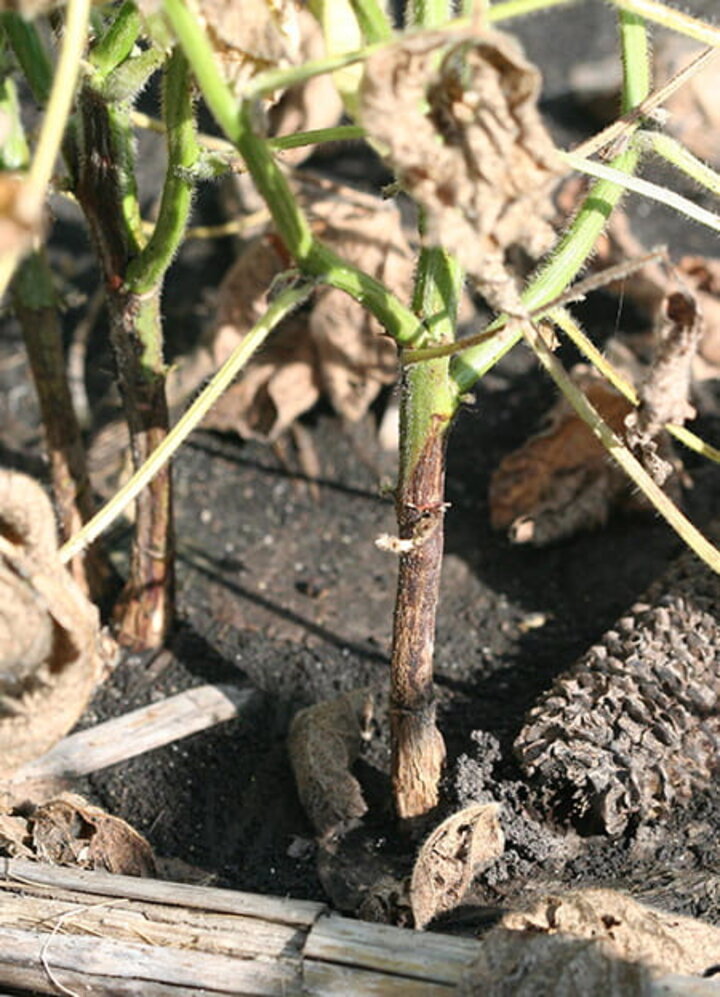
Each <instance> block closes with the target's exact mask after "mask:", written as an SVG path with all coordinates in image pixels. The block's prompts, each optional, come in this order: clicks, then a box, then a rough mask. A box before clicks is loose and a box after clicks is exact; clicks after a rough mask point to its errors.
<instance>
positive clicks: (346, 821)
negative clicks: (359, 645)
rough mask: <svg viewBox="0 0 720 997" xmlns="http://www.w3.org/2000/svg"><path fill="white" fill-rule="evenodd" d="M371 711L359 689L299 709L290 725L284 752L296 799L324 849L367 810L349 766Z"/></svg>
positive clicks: (366, 694)
mask: <svg viewBox="0 0 720 997" xmlns="http://www.w3.org/2000/svg"><path fill="white" fill-rule="evenodd" d="M371 712H372V694H371V693H370V691H369V690H368V689H359V690H356V691H355V692H349V693H345V694H344V695H342V696H338V698H337V699H331V700H328V701H327V702H324V703H317V704H316V705H315V706H308V707H307V708H306V709H304V710H300V712H299V713H297V714H296V715H295V717H294V718H293V721H292V723H291V725H290V732H289V734H288V752H289V755H290V763H291V765H292V768H293V772H294V773H295V783H296V785H297V791H298V796H299V797H300V802H301V803H302V805H303V807H304V809H305V813H306V814H307V816H308V818H309V820H310V822H311V823H312V825H313V826H314V828H315V830H316V831H317V833H318V835H319V837H320V839H321V840H322V842H323V843H325V844H328V843H330V842H331V840H332V838H333V837H336V836H337V835H339V834H342V833H343V832H344V831H346V830H348V829H349V828H350V827H352V826H353V824H354V823H355V822H357V820H358V818H360V817H362V816H363V814H364V813H366V811H367V804H366V803H365V800H364V799H363V795H362V790H361V788H360V783H359V782H358V781H357V779H356V778H355V776H354V775H353V774H352V773H351V771H350V766H351V765H352V764H353V762H354V761H355V759H356V758H357V757H358V755H359V753H360V747H361V745H362V741H363V731H364V730H366V729H367V723H368V721H369V719H370V716H371Z"/></svg>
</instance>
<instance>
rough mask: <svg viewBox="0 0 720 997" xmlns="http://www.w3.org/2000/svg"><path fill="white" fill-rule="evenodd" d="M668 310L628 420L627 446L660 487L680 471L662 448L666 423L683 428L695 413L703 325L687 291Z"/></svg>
mask: <svg viewBox="0 0 720 997" xmlns="http://www.w3.org/2000/svg"><path fill="white" fill-rule="evenodd" d="M666 312H667V318H666V320H665V322H664V324H663V327H662V329H661V330H660V333H659V342H658V346H657V350H656V352H655V356H654V357H653V361H652V364H651V366H650V370H649V371H648V373H647V376H646V377H645V378H644V379H643V382H642V384H641V385H640V387H639V391H638V393H639V396H640V405H639V406H638V408H637V409H635V411H633V412H631V413H630V414H629V415H628V416H627V417H626V418H625V427H626V436H627V442H628V446H629V447H630V449H631V450H632V451H633V453H635V455H636V456H637V457H638V459H639V460H640V461H641V462H642V464H643V465H644V466H645V468H646V469H647V471H648V472H649V473H650V474H651V475H652V477H653V478H654V480H655V481H656V482H657V483H658V484H659V485H663V484H665V482H666V481H667V479H668V478H669V477H670V475H671V474H672V473H673V471H674V470H675V468H674V467H673V464H672V463H671V462H670V461H669V460H667V459H666V458H664V457H663V456H662V455H661V454H660V452H659V450H660V447H661V445H662V431H663V428H664V426H665V425H667V424H669V423H674V424H675V425H677V426H682V425H683V424H684V423H685V422H686V420H687V419H692V418H693V417H694V415H695V409H694V408H693V407H692V405H691V404H690V401H689V396H690V382H691V375H692V364H693V360H694V359H695V354H696V352H697V348H698V344H699V342H700V337H701V335H702V329H703V323H702V316H701V314H700V312H699V310H698V307H697V304H696V302H695V299H694V298H693V297H692V295H690V294H689V293H687V292H680V291H676V292H674V293H673V294H670V295H668V298H667V301H666ZM659 438H660V439H659Z"/></svg>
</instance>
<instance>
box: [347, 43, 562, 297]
mask: <svg viewBox="0 0 720 997" xmlns="http://www.w3.org/2000/svg"><path fill="white" fill-rule="evenodd" d="M539 90H540V74H539V73H538V71H537V70H536V69H535V67H534V66H533V65H531V63H529V62H528V61H527V59H526V58H525V56H524V55H523V53H522V51H521V49H520V48H519V46H518V44H517V43H516V42H515V40H514V39H512V38H511V37H510V36H508V35H505V34H502V33H501V32H498V31H491V30H487V31H483V32H482V33H479V34H472V33H469V32H464V33H459V32H439V31H427V32H418V33H417V34H413V35H410V36H408V37H405V38H403V39H402V40H400V41H398V42H397V43H395V44H394V45H389V46H385V47H383V49H381V50H380V51H379V52H377V53H375V54H374V55H372V56H371V57H370V58H369V59H368V60H367V63H366V67H365V74H364V77H363V83H362V87H361V94H360V96H361V116H362V122H363V125H364V126H365V127H366V129H367V131H368V134H369V135H370V136H371V138H372V139H373V140H374V141H375V142H376V143H378V145H379V146H380V148H381V150H382V151H383V152H384V154H385V158H386V160H387V162H388V164H389V165H390V166H391V168H392V169H393V170H394V171H395V173H396V175H397V178H398V180H399V182H400V184H401V185H402V187H403V188H404V190H406V191H407V192H408V193H409V194H410V195H411V196H412V197H413V199H414V200H415V201H416V202H417V203H418V204H420V205H421V206H422V207H423V208H424V209H425V212H426V219H427V240H428V242H429V243H430V244H436V245H442V246H444V247H445V248H446V249H447V250H449V251H450V252H452V253H453V254H454V255H455V256H456V257H457V258H458V260H459V261H460V263H461V264H462V265H463V266H464V267H465V268H466V269H467V271H468V273H469V274H470V275H471V276H472V277H473V278H475V280H476V281H477V282H478V286H479V288H480V290H481V291H482V293H483V294H484V295H485V297H486V298H487V299H488V301H489V302H490V304H491V305H492V306H493V307H495V308H498V309H507V310H510V311H511V312H517V311H518V310H519V309H520V302H519V294H518V291H517V288H516V287H515V284H514V283H513V281H512V280H511V279H510V278H509V276H508V274H507V272H506V268H505V251H506V250H507V249H508V248H510V247H511V246H513V245H515V244H522V246H523V248H524V249H525V251H526V252H528V253H529V254H530V255H532V256H538V255H540V254H542V253H543V252H544V251H545V250H547V249H548V248H549V247H550V245H551V244H552V240H553V231H552V228H551V226H550V225H549V223H548V219H549V218H550V217H551V215H552V207H551V204H550V202H549V199H548V190H549V184H550V182H551V181H552V180H553V179H554V177H555V173H556V171H557V169H558V162H557V159H556V156H555V149H554V146H553V143H552V141H551V139H550V137H549V135H548V133H547V132H546V130H545V127H544V125H543V123H542V121H541V118H540V115H539V113H538V110H537V99H538V94H539Z"/></svg>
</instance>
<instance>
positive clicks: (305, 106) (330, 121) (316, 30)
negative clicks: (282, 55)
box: [269, 10, 342, 165]
mask: <svg viewBox="0 0 720 997" xmlns="http://www.w3.org/2000/svg"><path fill="white" fill-rule="evenodd" d="M297 17H298V25H299V29H300V48H299V62H300V64H301V65H302V64H303V63H305V62H309V61H311V60H314V59H321V58H322V57H323V56H324V55H325V54H326V52H325V41H324V39H323V36H322V31H321V30H320V25H319V24H318V22H317V21H316V20H315V18H314V17H313V16H312V15H311V14H310V13H309V11H307V10H298V12H297ZM341 116H342V100H341V98H340V94H339V93H338V92H337V89H336V87H335V84H334V83H333V79H332V76H331V75H330V74H329V73H321V74H320V76H311V77H310V79H309V80H305V81H304V82H303V83H299V84H297V85H296V86H293V87H289V88H288V89H287V90H285V91H284V92H283V94H282V96H281V97H280V100H279V101H278V103H277V104H276V105H275V106H274V107H273V108H272V109H271V110H270V114H269V124H270V131H271V133H272V135H274V136H279V135H294V134H296V133H297V132H305V131H313V130H314V129H316V128H331V127H332V126H333V125H336V124H337V123H338V121H339V120H340V118H341ZM315 148H316V146H314V145H304V146H300V147H298V148H296V149H285V150H283V151H282V152H281V153H279V156H280V159H282V161H283V162H284V163H291V164H293V165H296V164H297V163H300V162H302V161H303V160H304V159H307V157H308V156H310V155H311V154H312V152H313V151H314V149H315Z"/></svg>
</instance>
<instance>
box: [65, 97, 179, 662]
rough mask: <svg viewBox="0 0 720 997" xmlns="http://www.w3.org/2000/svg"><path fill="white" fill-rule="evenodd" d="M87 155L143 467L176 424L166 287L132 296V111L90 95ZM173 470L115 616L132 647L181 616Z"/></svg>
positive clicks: (163, 481) (153, 507) (135, 448)
mask: <svg viewBox="0 0 720 997" xmlns="http://www.w3.org/2000/svg"><path fill="white" fill-rule="evenodd" d="M79 105H80V111H81V119H82V148H83V152H82V155H81V156H80V161H79V167H78V175H77V181H76V193H77V196H78V200H79V201H80V204H81V205H82V208H83V210H84V212H85V215H86V217H87V220H88V223H89V226H90V230H91V233H92V236H93V240H94V242H95V245H96V248H97V251H98V256H99V259H100V263H101V266H102V270H103V274H104V277H105V288H106V295H107V303H108V310H109V313H110V339H111V344H112V348H113V352H114V355H115V362H116V367H117V377H118V384H119V387H120V392H121V395H122V399H123V406H124V409H125V417H126V419H127V423H128V427H129V430H130V445H131V449H132V458H133V464H134V466H135V467H136V468H137V467H139V466H140V465H141V464H142V463H143V461H144V460H145V459H146V458H147V457H148V456H149V455H150V453H152V451H153V450H154V449H155V448H156V447H157V446H158V444H159V443H160V442H161V441H162V440H163V439H164V438H165V436H166V434H167V431H168V426H169V420H168V410H167V403H166V399H165V364H164V361H163V355H162V325H161V320H160V304H159V300H160V288H161V283H162V280H161V279H159V280H157V281H156V284H155V286H154V287H153V288H152V289H150V290H148V291H147V292H146V293H144V294H137V293H132V292H130V291H128V290H127V289H126V286H125V282H126V275H127V272H128V268H129V266H130V264H131V262H132V260H133V259H134V258H136V257H137V256H138V254H139V253H140V251H141V247H140V246H139V244H138V238H139V237H138V233H137V231H136V229H135V227H134V225H133V215H132V213H131V212H128V210H127V205H128V203H129V202H132V200H133V195H134V190H133V189H132V186H131V185H132V177H131V165H132V156H131V151H130V135H129V126H128V125H127V123H126V121H125V120H124V118H123V115H124V114H125V113H126V112H125V110H124V109H123V108H116V107H114V106H112V105H110V104H108V103H107V102H106V101H105V100H104V99H103V98H102V97H101V96H100V95H98V94H97V93H95V92H93V91H92V90H91V89H90V88H89V87H85V88H84V90H83V92H82V93H81V97H80V101H79ZM173 547H174V544H173V536H172V504H171V495H170V471H169V469H168V468H166V469H165V470H164V471H162V472H160V474H158V475H157V477H156V478H155V479H154V481H153V482H152V483H151V484H150V485H149V486H148V488H147V489H146V490H145V491H144V492H143V493H142V495H141V496H140V497H139V499H138V501H137V508H136V521H135V534H134V537H133V545H132V553H131V559H130V575H129V578H128V581H127V584H126V586H125V590H124V592H123V594H122V596H121V598H120V600H119V602H118V605H117V606H116V609H115V618H116V621H117V625H118V631H119V633H118V637H119V639H120V641H121V642H122V643H124V644H126V645H127V646H130V647H133V648H136V649H141V648H150V647H157V646H158V645H159V644H161V643H162V640H163V638H164V637H165V634H166V632H167V630H168V628H169V626H170V624H171V622H172V617H173V609H174V571H173Z"/></svg>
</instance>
